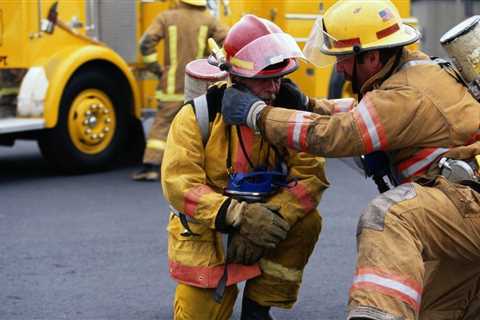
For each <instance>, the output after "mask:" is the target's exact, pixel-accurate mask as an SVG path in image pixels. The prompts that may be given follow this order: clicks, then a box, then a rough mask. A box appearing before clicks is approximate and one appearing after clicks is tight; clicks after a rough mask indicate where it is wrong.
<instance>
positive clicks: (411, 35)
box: [304, 0, 420, 65]
mask: <svg viewBox="0 0 480 320" xmlns="http://www.w3.org/2000/svg"><path fill="white" fill-rule="evenodd" d="M419 37H420V34H419V33H418V31H417V30H415V29H414V28H413V27H411V26H409V25H406V24H403V23H402V20H401V18H400V14H399V13H398V10H397V8H396V7H395V6H394V5H393V3H392V2H390V1H389V0H370V1H357V0H339V1H338V2H336V3H335V4H334V5H332V6H331V7H330V8H329V9H328V10H327V11H326V12H325V14H324V15H323V17H322V18H319V19H318V20H317V22H316V24H315V26H314V27H313V29H312V32H311V34H310V37H309V40H308V41H307V44H306V45H305V49H304V53H305V56H306V57H307V58H309V59H310V60H311V61H312V62H313V63H315V64H317V65H324V64H325V62H327V63H330V62H332V58H334V57H329V58H328V57H324V55H328V56H338V55H346V54H352V53H360V52H364V51H368V50H375V49H383V48H392V47H399V46H405V45H408V44H410V43H413V42H415V41H417V40H418V39H419ZM322 53H323V54H322Z"/></svg>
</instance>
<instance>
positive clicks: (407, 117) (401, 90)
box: [222, 0, 480, 320]
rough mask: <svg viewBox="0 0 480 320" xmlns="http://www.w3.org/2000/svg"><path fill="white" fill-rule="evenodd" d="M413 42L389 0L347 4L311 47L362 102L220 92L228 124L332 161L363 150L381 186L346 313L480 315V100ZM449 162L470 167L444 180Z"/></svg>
mask: <svg viewBox="0 0 480 320" xmlns="http://www.w3.org/2000/svg"><path fill="white" fill-rule="evenodd" d="M418 38H419V34H418V32H417V31H416V30H414V29H413V28H411V27H409V26H407V25H405V24H403V23H402V22H401V20H400V17H399V14H398V11H397V9H396V8H395V7H394V5H393V4H392V3H391V2H390V1H380V0H378V1H351V0H341V1H338V2H337V3H335V4H334V5H333V6H332V7H331V8H329V10H327V12H325V15H324V16H323V19H319V20H318V21H317V24H316V26H315V27H314V30H313V31H312V33H311V36H310V38H309V41H308V43H307V44H306V47H305V49H304V53H305V54H306V56H307V58H309V59H310V60H312V61H313V62H315V63H316V64H318V65H325V64H326V63H331V62H330V61H332V58H333V62H334V63H336V71H337V72H339V73H342V74H343V75H344V76H345V77H346V79H348V80H351V81H352V86H353V88H354V89H356V92H357V94H358V99H359V100H358V103H357V102H355V101H353V99H343V100H324V99H321V100H315V99H312V98H308V97H305V96H304V95H303V94H302V93H301V92H300V91H299V90H293V89H292V90H291V91H290V93H291V96H296V97H297V101H300V102H302V104H303V105H304V107H305V111H294V110H289V109H283V108H273V107H271V106H269V103H268V102H265V101H261V100H259V99H258V98H257V97H255V96H254V95H253V94H251V93H248V92H246V91H245V90H243V91H242V90H238V89H236V88H229V89H227V90H225V93H224V97H223V101H222V102H223V109H222V114H223V117H224V120H225V122H226V123H229V124H232V125H233V124H236V125H239V124H247V125H248V126H249V127H251V128H253V129H255V130H257V131H259V132H260V133H261V134H262V136H263V137H264V138H266V140H267V141H268V142H269V143H272V144H274V145H276V146H284V147H289V148H292V149H296V150H298V151H303V152H308V153H310V154H316V155H320V156H325V157H345V156H360V155H365V156H364V157H363V165H364V168H365V169H366V171H367V172H368V173H369V174H370V175H373V176H374V178H375V181H376V182H377V183H378V185H379V188H380V189H381V191H382V192H383V193H381V194H380V195H379V196H377V197H376V198H375V199H373V200H372V201H371V202H370V203H369V205H368V207H367V208H366V209H365V210H364V212H363V213H362V215H361V217H360V220H359V223H358V228H357V241H358V243H357V244H358V257H357V264H356V272H355V276H354V280H353V284H352V286H351V289H350V297H349V303H348V305H349V314H348V316H347V319H356V320H359V319H375V320H387V319H408V320H414V319H422V320H434V319H435V320H438V319H464V320H467V319H468V320H470V319H472V320H473V319H478V317H479V314H480V287H479V286H478V283H479V281H480V264H479V263H480V193H479V191H480V188H479V185H478V176H477V175H478V163H475V161H474V159H475V156H476V155H478V154H480V141H478V140H479V138H480V135H479V133H480V132H479V123H480V105H479V103H478V102H477V101H476V100H475V99H474V98H473V97H472V95H471V94H470V93H469V92H468V90H467V88H466V87H465V86H464V85H463V84H462V83H461V82H459V81H457V78H456V76H455V73H452V72H451V71H452V69H451V68H450V66H449V65H448V63H444V62H437V61H434V60H431V59H430V58H429V57H428V56H427V55H425V54H423V53H422V52H411V51H409V50H408V49H406V48H405V47H404V46H405V45H407V44H410V43H413V42H415V41H416V40H417V39H418ZM461 163H462V164H463V165H460V164H461ZM454 165H455V167H457V168H462V169H465V170H466V172H467V171H468V172H470V173H473V174H472V175H464V176H463V177H462V178H461V179H451V180H449V179H447V178H446V176H449V178H450V174H449V173H448V172H450V173H451V170H450V169H452V168H453V166H454ZM449 168H450V169H449ZM446 169H449V170H446ZM386 176H388V177H389V180H391V181H388V180H387V179H386V178H385V177H386ZM392 185H393V186H392ZM387 189H389V190H387Z"/></svg>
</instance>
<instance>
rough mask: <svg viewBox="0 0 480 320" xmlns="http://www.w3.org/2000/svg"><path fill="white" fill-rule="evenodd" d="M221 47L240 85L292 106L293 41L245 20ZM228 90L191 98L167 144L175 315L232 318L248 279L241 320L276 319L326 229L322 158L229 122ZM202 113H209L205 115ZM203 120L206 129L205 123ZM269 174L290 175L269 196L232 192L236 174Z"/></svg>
mask: <svg viewBox="0 0 480 320" xmlns="http://www.w3.org/2000/svg"><path fill="white" fill-rule="evenodd" d="M258 48H264V50H260V51H259V50H258ZM255 49H257V50H255ZM224 50H225V52H226V55H227V57H226V58H227V61H228V63H229V64H230V65H231V68H230V69H229V76H230V78H231V81H232V82H233V85H234V86H239V87H245V88H249V89H250V90H252V91H254V92H256V94H258V95H259V96H262V98H263V99H266V100H269V101H270V100H271V101H272V103H274V104H276V105H288V104H285V103H284V102H283V101H282V99H281V98H282V88H283V85H282V84H283V83H284V82H285V83H290V82H289V81H288V80H286V79H282V76H283V75H286V74H288V73H291V72H293V71H295V70H296V69H297V68H298V62H297V61H296V58H297V57H300V56H303V54H302V52H301V50H300V49H299V48H298V46H297V44H296V43H295V40H294V39H293V38H292V37H290V36H288V35H287V34H284V33H283V32H282V31H281V29H280V28H279V27H278V26H276V25H275V24H274V23H272V22H270V21H268V20H265V19H261V18H258V17H256V16H253V15H246V16H244V17H243V18H242V19H241V20H240V21H239V22H237V23H236V24H235V25H234V26H233V27H232V29H231V30H230V32H229V33H228V35H227V38H226V39H225V42H224ZM264 55H265V56H270V55H274V56H277V57H281V59H280V60H275V61H274V62H266V64H263V63H265V62H262V63H261V64H257V65H256V67H252V68H251V69H249V70H247V72H243V70H241V68H237V67H236V65H239V64H240V65H241V64H243V62H245V61H249V60H250V61H252V60H256V61H265V59H262V57H263V56H264ZM242 61H243V62H242ZM262 64H263V65H262ZM227 86H228V85H227V83H225V82H223V83H222V82H220V83H217V84H215V85H214V86H212V87H210V88H209V89H208V91H207V93H206V94H205V95H202V96H200V97H197V98H195V99H193V100H192V101H189V102H187V103H186V104H185V105H184V106H183V107H182V108H181V110H180V111H179V113H178V114H177V116H176V117H175V119H174V121H173V123H172V126H171V129H170V133H169V135H168V139H167V148H166V150H165V156H164V160H163V164H162V174H161V180H162V187H163V192H164V195H165V198H166V199H167V201H169V202H170V204H171V207H173V210H172V213H171V215H170V221H169V224H168V227H167V230H168V261H169V271H170V274H171V276H172V277H173V278H174V279H175V280H176V281H177V282H178V285H177V288H176V292H175V299H174V308H173V309H174V319H195V320H203V319H204V320H210V319H218V320H221V319H229V318H230V316H231V314H232V310H233V305H234V303H235V300H236V297H237V294H238V289H237V286H236V284H237V283H239V282H242V281H246V284H245V289H244V295H243V301H242V318H241V319H244V320H253V319H259V320H268V319H273V318H272V317H271V315H270V308H271V307H272V306H273V307H280V308H291V307H292V306H293V304H294V303H295V301H296V300H297V296H298V291H299V288H300V283H301V281H302V275H303V269H304V267H305V265H306V263H307V261H308V258H309V257H310V255H311V253H312V252H313V249H314V246H315V244H316V242H317V240H318V236H319V234H320V230H321V217H320V215H319V212H318V211H317V209H316V207H317V205H318V202H319V201H320V197H321V195H322V193H323V191H324V190H325V189H326V188H327V187H328V181H327V179H326V177H325V174H324V165H325V160H324V159H323V158H320V157H314V156H309V155H307V154H305V153H301V152H295V151H292V150H287V149H286V148H274V147H272V145H270V144H268V143H266V142H265V141H264V139H263V138H261V137H260V136H258V135H255V134H254V132H253V131H252V130H251V129H250V128H248V127H246V126H230V125H227V124H226V123H225V122H224V121H223V118H222V116H221V114H220V109H221V101H222V96H223V92H224V91H225V89H226V88H227ZM205 108H207V109H205ZM200 109H203V110H208V113H207V115H206V116H204V117H201V116H199V114H201V113H199V110H200ZM203 114H204V115H205V113H203ZM202 118H203V119H206V121H208V122H207V123H206V124H207V125H205V123H204V125H201V124H200V123H201V121H200V119H202ZM202 128H208V129H207V131H208V134H206V135H205V134H203V133H202V132H204V131H203V129H202ZM262 170H272V171H275V172H283V174H284V175H285V177H286V179H285V180H284V183H281V184H280V185H277V188H276V189H275V190H272V191H275V192H273V193H268V195H267V194H265V196H264V197H263V199H261V198H247V195H246V194H245V192H246V193H247V194H249V195H251V196H252V197H254V196H255V195H254V194H250V193H248V192H247V191H243V192H236V190H231V188H230V186H231V185H230V184H229V181H230V182H231V181H232V179H233V177H234V176H235V175H239V174H254V173H258V172H260V171H262ZM253 180H254V179H253ZM253 180H252V181H253ZM252 181H251V182H252ZM252 183H253V182H252ZM269 185H270V184H269ZM225 237H227V238H228V239H229V240H228V241H225ZM214 298H216V299H214Z"/></svg>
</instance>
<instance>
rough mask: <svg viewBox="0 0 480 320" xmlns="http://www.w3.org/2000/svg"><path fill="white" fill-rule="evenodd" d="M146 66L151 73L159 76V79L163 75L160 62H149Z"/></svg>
mask: <svg viewBox="0 0 480 320" xmlns="http://www.w3.org/2000/svg"><path fill="white" fill-rule="evenodd" d="M145 68H146V69H147V70H148V71H150V72H151V73H153V74H154V75H155V76H157V78H158V79H160V78H161V77H162V74H163V70H162V67H161V66H160V64H158V62H151V63H147V64H146V65H145Z"/></svg>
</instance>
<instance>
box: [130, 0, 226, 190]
mask: <svg viewBox="0 0 480 320" xmlns="http://www.w3.org/2000/svg"><path fill="white" fill-rule="evenodd" d="M226 34H227V29H226V28H224V27H223V26H222V25H221V24H220V23H219V22H218V21H217V20H216V19H215V18H214V17H213V16H212V15H211V14H210V13H209V11H208V10H207V9H206V0H181V2H179V3H178V5H177V8H175V9H172V10H167V11H164V12H162V13H160V14H159V15H158V16H157V17H156V18H155V20H154V22H153V23H152V25H150V27H148V29H147V30H146V31H145V34H144V35H143V36H142V39H141V40H140V51H141V53H142V55H143V61H144V62H145V64H146V66H147V69H148V70H150V71H151V72H152V73H154V74H155V75H156V76H157V77H158V78H159V85H158V89H157V93H156V98H157V100H158V112H157V114H156V116H155V120H154V122H153V125H152V128H151V129H150V132H149V134H148V138H147V146H146V150H145V153H144V156H143V168H142V169H141V170H140V171H139V172H137V173H135V174H134V175H133V177H132V178H133V179H134V180H148V181H156V180H158V178H159V174H160V164H161V162H162V157H163V153H164V150H165V141H166V138H167V134H168V129H169V128H170V123H171V121H172V120H173V118H174V117H175V114H176V113H177V112H178V110H179V108H180V107H181V106H182V104H183V101H184V95H183V90H184V76H185V65H186V64H187V63H188V62H189V61H191V60H194V59H198V58H202V57H204V56H205V55H206V54H207V49H208V48H207V39H208V38H209V37H212V38H214V39H215V40H216V41H219V42H221V41H223V39H224V38H225V35H226ZM162 39H164V40H165V55H164V56H165V61H164V68H165V69H164V70H162V67H161V66H160V65H159V63H158V61H157V53H156V46H157V44H158V43H159V41H160V40H162Z"/></svg>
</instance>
